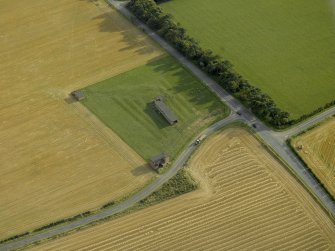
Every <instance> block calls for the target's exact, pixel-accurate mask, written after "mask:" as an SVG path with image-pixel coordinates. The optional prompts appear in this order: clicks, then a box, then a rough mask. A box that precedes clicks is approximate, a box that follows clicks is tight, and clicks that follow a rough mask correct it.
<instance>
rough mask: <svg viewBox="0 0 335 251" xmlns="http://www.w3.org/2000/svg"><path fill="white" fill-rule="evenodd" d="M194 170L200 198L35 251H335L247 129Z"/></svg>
mask: <svg viewBox="0 0 335 251" xmlns="http://www.w3.org/2000/svg"><path fill="white" fill-rule="evenodd" d="M189 168H190V170H191V173H192V174H193V176H194V177H195V178H196V179H198V180H199V182H200V186H201V189H200V190H197V191H195V192H192V193H189V194H186V195H182V196H180V197H178V198H176V199H171V200H168V201H166V202H163V203H161V204H158V205H156V206H152V207H149V208H147V209H144V210H141V211H138V212H136V213H133V214H131V215H128V216H124V217H121V218H118V219H115V220H112V221H110V222H107V223H104V224H101V225H99V226H95V227H92V228H89V229H86V230H83V231H80V232H77V233H74V234H71V235H69V236H66V237H62V238H60V239H57V240H54V241H51V242H49V243H45V244H42V245H40V246H36V247H34V248H32V250H90V251H92V250H122V251H124V250H167V251H169V250H334V248H335V239H334V236H335V225H334V222H333V221H332V220H331V219H330V218H328V216H327V215H326V214H325V213H324V211H323V210H322V209H321V208H320V206H319V205H318V204H317V203H316V202H315V201H314V200H313V199H312V198H311V196H310V195H309V193H307V192H306V190H305V189H304V188H303V187H302V186H301V185H300V184H299V183H298V182H297V181H296V180H295V179H294V178H293V177H292V176H291V174H290V173H289V172H288V171H287V170H286V169H285V167H284V166H282V165H281V164H280V163H279V162H278V161H277V160H276V159H274V158H273V156H272V155H270V154H269V153H268V152H267V151H266V150H265V149H264V147H263V146H262V145H261V143H260V142H259V141H257V140H256V139H255V138H254V137H253V136H252V135H250V134H249V133H248V132H247V131H245V130H244V129H239V128H231V129H227V130H225V131H224V132H222V133H220V134H217V135H215V136H213V137H212V138H210V139H208V141H207V142H204V144H203V145H202V146H200V149H199V150H198V152H197V153H196V154H195V156H194V157H193V158H192V159H191V160H190V163H189Z"/></svg>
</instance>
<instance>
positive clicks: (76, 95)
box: [71, 90, 85, 101]
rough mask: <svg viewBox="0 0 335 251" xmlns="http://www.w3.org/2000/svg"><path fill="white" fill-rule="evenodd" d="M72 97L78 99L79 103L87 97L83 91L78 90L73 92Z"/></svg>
mask: <svg viewBox="0 0 335 251" xmlns="http://www.w3.org/2000/svg"><path fill="white" fill-rule="evenodd" d="M71 96H72V97H73V98H74V99H76V100H77V101H80V100H83V99H85V95H84V93H83V92H82V91H79V90H76V91H73V92H71Z"/></svg>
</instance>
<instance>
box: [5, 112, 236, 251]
mask: <svg viewBox="0 0 335 251" xmlns="http://www.w3.org/2000/svg"><path fill="white" fill-rule="evenodd" d="M238 120H239V116H238V115H236V114H231V115H230V116H229V117H227V118H225V119H223V120H221V121H219V122H217V123H215V124H213V125H212V126H210V127H208V128H207V129H205V130H204V131H203V132H202V133H201V134H200V135H202V134H205V135H211V134H212V133H214V132H215V131H217V130H219V129H220V128H222V127H224V126H226V125H229V124H231V123H232V122H235V121H238ZM200 135H198V137H199V136H200ZM194 141H195V139H194ZM194 141H192V142H190V144H189V145H188V146H187V147H186V149H185V150H184V151H183V152H182V153H181V154H180V156H179V157H178V159H177V160H176V161H175V162H174V163H173V165H172V166H171V167H170V168H169V169H168V170H167V171H166V172H165V173H164V174H162V175H161V176H159V179H157V180H155V181H154V182H153V183H151V184H150V185H149V186H147V187H145V188H144V189H143V190H141V191H140V192H139V193H137V194H135V195H134V196H133V197H131V198H129V199H127V200H126V201H124V202H122V203H120V204H118V205H117V206H116V207H113V208H110V209H107V210H104V211H102V212H99V213H98V214H95V215H91V216H88V217H86V218H83V219H79V220H77V221H74V222H71V223H69V224H66V225H63V226H59V227H56V228H54V229H50V230H48V231H46V232H42V233H39V234H36V235H34V236H28V237H27V238H23V239H21V240H17V241H15V242H12V243H8V244H4V245H0V250H1V251H5V250H11V249H15V248H20V247H24V246H26V245H28V244H31V243H34V242H36V241H39V240H43V239H46V238H50V237H52V236H55V235H58V234H61V233H66V232H68V231H70V230H73V229H75V228H78V227H81V226H85V225H87V224H89V223H92V222H94V221H97V220H102V219H104V218H106V217H108V216H111V215H114V214H117V213H119V212H122V211H124V210H125V209H127V208H130V207H131V206H133V205H134V204H135V203H136V202H139V201H140V200H142V199H144V198H146V197H147V196H148V195H150V194H151V193H152V192H154V191H155V190H157V189H158V188H159V187H160V186H161V185H163V184H164V183H165V182H166V181H168V180H169V179H170V178H171V177H173V176H174V175H175V174H176V173H177V172H178V171H179V170H180V169H181V168H182V167H183V166H184V165H185V163H186V162H187V160H188V159H189V158H190V156H191V155H192V153H193V151H194V150H195V149H196V148H197V146H195V145H194Z"/></svg>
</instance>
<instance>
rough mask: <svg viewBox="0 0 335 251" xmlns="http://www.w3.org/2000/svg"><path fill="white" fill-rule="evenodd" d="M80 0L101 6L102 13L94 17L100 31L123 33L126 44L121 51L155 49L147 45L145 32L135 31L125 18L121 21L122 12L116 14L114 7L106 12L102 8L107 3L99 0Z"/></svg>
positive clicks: (121, 42)
mask: <svg viewBox="0 0 335 251" xmlns="http://www.w3.org/2000/svg"><path fill="white" fill-rule="evenodd" d="M79 1H82V2H87V3H89V4H94V5H95V6H96V7H97V8H100V10H101V13H102V14H100V15H97V16H95V17H93V18H92V20H93V21H98V29H99V31H100V32H108V33H118V35H120V34H121V37H122V39H121V41H120V44H124V45H125V46H124V47H123V48H121V49H120V50H119V51H128V50H132V51H134V50H135V52H136V53H138V54H147V53H148V52H151V51H153V50H154V48H150V46H148V45H146V44H145V41H143V39H144V37H143V33H141V32H134V28H133V27H132V25H131V24H129V23H127V22H124V21H125V20H121V21H120V18H123V17H120V15H121V14H116V13H115V12H114V11H112V8H111V9H110V10H108V11H107V12H106V11H105V10H104V9H102V8H104V7H105V4H103V5H102V4H101V2H100V1H98V0H79ZM111 46H112V45H111Z"/></svg>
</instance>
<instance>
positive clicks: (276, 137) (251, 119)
mask: <svg viewBox="0 0 335 251" xmlns="http://www.w3.org/2000/svg"><path fill="white" fill-rule="evenodd" d="M108 1H109V3H110V4H111V5H113V6H114V7H115V8H116V9H118V10H119V11H120V12H121V13H122V14H123V15H124V16H126V17H127V18H129V19H130V18H132V17H133V15H132V14H131V13H130V12H129V11H128V10H127V9H126V8H125V2H118V1H115V0H108ZM137 25H138V26H139V28H140V29H142V30H143V31H144V32H145V33H147V34H148V35H149V36H150V37H151V38H152V39H153V40H155V41H156V42H157V43H158V44H160V45H161V46H162V47H163V48H164V49H165V50H166V51H168V52H169V53H170V54H171V55H172V56H173V57H175V58H176V59H177V60H178V61H179V62H180V63H181V64H182V65H183V66H184V67H186V68H188V69H189V70H190V71H191V72H192V73H193V74H194V75H195V76H197V77H198V78H199V79H200V80H201V81H202V82H203V83H204V84H205V85H207V86H208V87H209V88H210V89H211V90H212V91H213V92H214V93H215V94H216V95H217V96H218V97H219V98H220V99H221V100H222V101H223V102H225V103H226V104H227V105H228V106H229V107H230V109H231V110H232V111H233V112H237V111H239V112H240V113H242V116H240V119H241V120H242V121H243V122H244V123H246V124H248V125H249V126H252V125H253V124H256V126H257V128H255V131H256V133H257V134H258V136H259V137H260V138H262V139H263V141H264V142H265V143H266V144H267V145H268V146H269V147H271V148H272V149H273V150H274V151H275V152H276V153H277V154H278V155H279V156H280V157H281V158H282V159H283V160H284V161H285V162H286V163H287V164H289V166H290V167H291V169H292V171H293V172H294V173H295V174H296V175H297V177H298V178H299V179H300V180H301V181H302V182H303V183H304V184H305V186H306V188H307V189H308V190H309V191H311V192H312V193H313V194H314V195H315V197H316V198H317V199H318V200H319V201H320V202H321V203H322V204H323V206H324V208H325V209H326V210H327V211H328V212H329V213H330V214H331V215H332V216H333V217H335V201H334V200H333V199H332V197H331V196H330V195H329V194H328V193H327V192H326V191H325V189H324V188H323V187H322V186H321V185H320V184H319V182H318V181H317V180H316V179H315V178H314V176H313V175H312V174H311V173H310V172H309V170H308V169H307V168H306V167H305V166H304V165H303V164H302V163H301V162H300V160H299V159H298V158H297V157H296V156H295V154H294V153H293V152H292V151H291V150H290V149H289V147H288V146H287V145H286V138H287V137H288V136H292V135H293V134H295V133H299V132H301V131H303V130H305V129H307V128H308V127H310V126H312V125H315V124H317V123H319V122H320V121H322V120H324V119H325V118H327V117H329V116H332V115H334V114H335V107H333V108H331V109H329V110H327V111H325V112H323V113H321V114H318V115H317V116H314V117H312V118H311V119H309V120H306V121H305V122H303V123H301V124H299V125H297V126H296V127H293V128H292V129H290V130H288V131H287V132H286V131H283V132H276V131H273V130H272V129H270V128H269V127H268V126H266V125H265V124H264V123H263V122H261V121H260V120H259V119H258V118H256V117H255V116H254V115H253V114H252V113H251V112H250V111H249V110H248V109H246V108H245V107H244V106H243V105H242V104H241V103H240V102H239V101H238V100H236V99H235V98H234V97H233V96H231V95H230V94H229V93H227V92H226V91H225V90H224V89H223V88H222V87H221V86H219V85H218V84H217V83H216V82H215V81H214V80H213V79H211V78H210V77H209V76H207V75H206V74H205V73H204V72H202V71H201V70H200V69H199V68H198V67H197V66H195V65H194V64H193V63H191V62H190V61H189V60H188V59H186V58H185V57H184V56H183V55H181V54H180V53H179V52H178V51H177V50H175V49H174V48H173V47H172V46H170V45H169V44H168V43H167V42H165V40H164V39H162V38H161V37H160V36H158V35H157V34H156V33H155V32H153V31H152V30H151V29H150V28H148V27H147V26H146V25H145V24H143V23H140V22H138V23H137Z"/></svg>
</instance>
